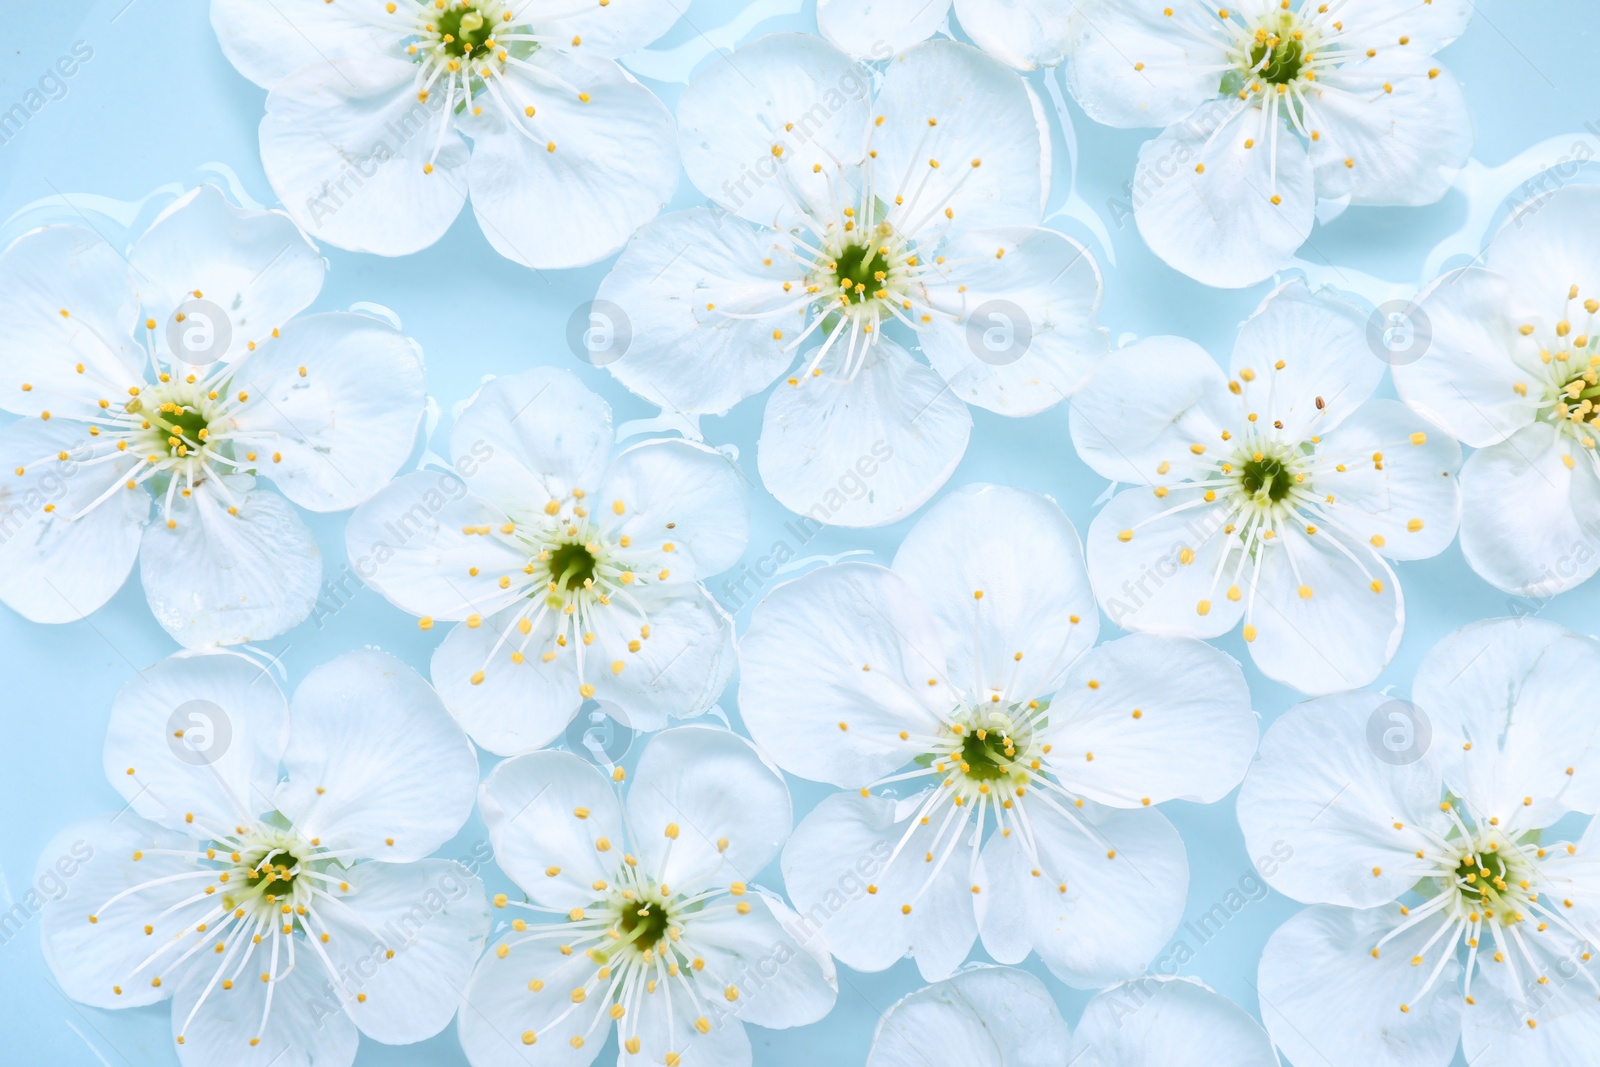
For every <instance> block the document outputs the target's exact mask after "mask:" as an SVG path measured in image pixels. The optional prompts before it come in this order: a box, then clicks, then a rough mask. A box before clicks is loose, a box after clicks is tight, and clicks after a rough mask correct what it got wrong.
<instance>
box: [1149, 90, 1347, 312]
mask: <svg viewBox="0 0 1600 1067" xmlns="http://www.w3.org/2000/svg"><path fill="white" fill-rule="evenodd" d="M1226 107H1232V108H1234V110H1232V111H1227V110H1225V108H1226ZM1265 126H1266V124H1265V123H1264V122H1263V120H1262V116H1261V109H1260V108H1259V107H1253V106H1248V105H1233V104H1228V105H1224V104H1218V105H1215V106H1214V110H1209V111H1206V112H1203V113H1200V114H1198V115H1197V116H1196V118H1195V119H1194V120H1191V121H1190V122H1188V123H1185V124H1183V125H1179V126H1172V127H1169V128H1168V129H1167V130H1166V131H1164V132H1163V133H1162V134H1161V136H1159V137H1156V138H1154V139H1153V140H1150V141H1146V142H1145V143H1144V145H1143V146H1142V147H1141V148H1140V149H1139V164H1138V166H1137V168H1136V169H1135V170H1134V176H1133V183H1134V187H1135V188H1137V189H1140V190H1147V191H1148V192H1147V195H1145V196H1143V197H1142V198H1141V199H1140V200H1139V201H1138V202H1137V203H1136V204H1135V205H1134V209H1133V219H1134V222H1135V223H1137V224H1138V227H1139V234H1140V236H1142V237H1143V238H1144V240H1145V243H1146V244H1147V245H1149V246H1150V250H1151V251H1152V252H1154V253H1155V254H1156V255H1157V256H1159V257H1161V259H1162V260H1164V261H1165V262H1166V263H1167V265H1168V266H1171V267H1173V268H1174V269H1176V270H1180V271H1182V272H1183V273H1184V274H1187V275H1188V276H1189V277H1191V278H1193V279H1195V280H1196V281H1199V282H1203V283H1204V284H1206V285H1214V286H1218V287H1221V288H1226V289H1238V288H1243V287H1244V286H1247V285H1254V284H1255V283H1256V282H1259V281H1262V280H1264V279H1266V278H1268V277H1270V276H1271V275H1272V274H1273V273H1274V272H1275V271H1277V270H1279V269H1281V268H1282V267H1284V266H1286V265H1287V264H1288V262H1289V259H1290V257H1292V256H1293V255H1294V252H1295V249H1297V248H1299V247H1300V245H1301V244H1302V243H1303V242H1304V241H1305V239H1306V238H1307V237H1309V236H1310V234H1311V225H1312V222H1313V220H1314V215H1313V209H1314V207H1315V200H1316V194H1315V189H1314V187H1313V181H1312V168H1311V158H1310V157H1309V156H1308V155H1307V154H1306V150H1305V149H1304V148H1302V147H1301V146H1300V143H1299V141H1297V140H1296V139H1295V138H1294V137H1293V136H1292V135H1291V134H1290V133H1289V132H1288V130H1287V129H1279V130H1277V131H1275V135H1274V131H1273V130H1271V129H1269V128H1264V127H1265ZM1246 141H1251V142H1253V145H1252V147H1250V148H1246V147H1245V142H1246ZM1274 151H1276V163H1274ZM1201 168H1203V169H1201ZM1273 197H1277V198H1278V201H1279V202H1278V203H1273V201H1272V198H1273Z"/></svg>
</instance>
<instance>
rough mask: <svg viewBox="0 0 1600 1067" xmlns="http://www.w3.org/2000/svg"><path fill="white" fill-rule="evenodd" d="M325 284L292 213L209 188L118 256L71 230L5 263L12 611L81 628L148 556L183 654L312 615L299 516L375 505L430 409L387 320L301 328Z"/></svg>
mask: <svg viewBox="0 0 1600 1067" xmlns="http://www.w3.org/2000/svg"><path fill="white" fill-rule="evenodd" d="M323 273H324V267H323V263H322V260H321V258H320V257H319V256H318V255H317V250H316V248H315V247H314V246H312V244H311V243H310V242H309V241H307V240H306V238H305V235H304V234H302V233H301V232H300V230H299V229H298V228H297V227H296V226H295V224H294V223H293V222H292V221H291V220H290V219H289V218H287V217H286V216H284V215H283V214H281V213H278V212H270V211H251V210H244V209H240V208H236V207H234V206H233V205H232V204H230V203H229V202H228V201H227V200H226V198H225V197H224V196H223V194H222V193H221V191H220V190H218V189H217V188H216V187H214V186H209V185H205V186H201V187H199V188H197V189H194V190H192V191H190V192H189V193H187V194H185V195H183V196H182V197H180V198H179V199H178V200H177V202H175V203H173V204H172V205H171V206H169V207H168V208H167V209H166V210H165V211H163V212H162V213H161V214H160V216H159V217H158V218H157V219H156V220H155V222H154V223H152V224H151V226H150V228H149V229H148V230H147V231H146V232H145V233H144V235H143V236H141V237H140V238H139V239H138V241H137V242H136V243H135V244H134V246H133V248H132V249H131V250H130V251H128V252H127V254H126V255H124V254H123V252H122V250H120V249H118V248H115V247H113V246H112V245H110V244H108V243H107V242H106V241H105V240H104V239H102V238H101V237H100V236H99V235H98V234H97V233H95V232H94V231H93V230H90V229H87V228H85V227H81V226H76V225H55V226H46V227H44V228H42V229H38V230H34V231H32V232H30V233H27V234H24V235H23V236H22V237H19V238H18V239H17V240H16V241H15V242H13V243H12V245H11V246H10V247H9V248H7V249H6V250H5V252H4V253H3V254H0V408H3V409H4V410H6V411H9V412H12V413H14V414H17V415H20V416H22V418H20V419H18V420H17V421H15V422H12V423H10V424H9V425H7V426H5V427H3V428H0V463H3V466H0V600H3V601H4V602H5V603H6V604H7V605H9V606H10V607H12V608H14V609H15V610H17V611H18V612H20V613H21V614H23V615H24V616H26V617H27V618H29V619H32V620H33V621H35V622H52V623H53V622H70V621H72V620H75V619H81V618H83V617H84V616H85V615H88V614H89V613H91V612H93V611H95V610H96V609H97V608H99V607H100V606H101V605H102V604H104V603H105V602H106V601H107V600H109V599H110V598H111V596H112V595H113V594H114V593H116V591H117V590H118V589H120V588H121V587H122V585H123V583H124V582H125V581H126V580H127V577H128V574H129V573H130V572H131V571H132V569H133V565H134V562H135V561H136V560H137V561H138V562H139V564H140V577H141V579H142V580H143V585H144V590H145V596H146V598H147V599H148V600H149V602H150V609H151V611H152V612H154V613H155V616H156V619H157V621H159V622H160V623H161V625H162V626H163V627H164V628H165V629H166V630H167V632H168V633H170V634H172V636H173V637H174V638H176V639H177V640H178V641H179V642H180V643H182V644H184V645H187V646H190V647H196V646H200V645H210V644H235V643H239V642H243V641H249V640H256V639H262V638H268V637H273V636H275V635H277V634H280V633H283V632H284V631H285V630H288V629H289V628H290V627H292V626H294V625H295V624H297V623H299V622H300V621H301V620H302V619H304V618H305V617H306V616H307V615H308V614H310V612H311V609H312V606H313V605H314V604H315V602H316V599H317V591H318V587H319V586H320V585H321V584H322V564H321V559H320V556H319V553H318V550H317V545H316V542H315V541H314V540H313V539H312V536H311V531H310V529H308V528H307V526H306V524H305V522H304V520H302V519H301V518H300V516H299V514H298V513H297V512H296V511H295V509H294V508H293V507H292V506H291V504H290V502H291V501H292V502H293V503H294V504H298V505H299V506H301V507H303V508H306V509H308V510H311V511H342V510H344V509H347V508H350V507H354V506H355V505H356V504H359V503H361V502H362V501H363V500H366V499H367V498H368V497H369V496H371V495H372V494H373V493H375V492H377V490H378V489H379V488H380V487H381V486H383V485H384V484H385V483H386V482H387V481H388V480H389V479H390V478H391V477H393V475H394V473H395V471H397V470H398V469H399V468H400V465H401V464H402V463H404V462H405V459H406V456H407V454H408V453H409V452H410V449H411V444H412V441H413V439H414V438H415V436H416V430H417V424H418V423H419V422H420V420H421V418H422V407H423V399H424V392H423V375H422V361H421V359H420V356H419V354H418V350H417V348H416V345H415V343H414V342H412V341H410V340H409V339H408V338H406V337H405V336H403V335H402V334H401V333H400V332H399V331H398V330H396V329H394V328H393V327H392V326H390V325H389V324H388V323H385V322H383V321H380V320H379V319H376V318H374V317H372V316H369V315H363V314H352V313H338V312H334V313H324V314H317V315H300V314H299V313H300V312H302V311H304V310H305V308H306V307H307V306H308V305H309V304H310V303H311V302H312V301H313V300H315V299H316V297H317V293H318V291H319V290H320V289H321V287H322V279H323ZM261 479H268V480H270V482H271V483H272V486H273V487H274V488H275V489H277V490H278V491H279V492H274V491H273V490H272V489H269V488H268V487H267V485H266V484H264V483H263V482H262V481H261ZM280 492H281V494H282V495H280ZM152 498H154V501H153V503H154V512H155V514H154V521H151V519H152V516H151V511H152ZM285 498H287V499H285Z"/></svg>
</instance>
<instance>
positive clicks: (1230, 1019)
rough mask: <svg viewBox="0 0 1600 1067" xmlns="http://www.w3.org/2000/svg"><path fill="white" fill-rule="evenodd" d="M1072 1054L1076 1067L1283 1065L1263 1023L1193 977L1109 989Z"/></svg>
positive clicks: (1093, 1005)
mask: <svg viewBox="0 0 1600 1067" xmlns="http://www.w3.org/2000/svg"><path fill="white" fill-rule="evenodd" d="M1147 1009H1153V1010H1147ZM1130 1024H1131V1025H1130ZM1072 1048H1073V1050H1074V1052H1075V1057H1074V1060H1073V1065H1074V1067H1080V1065H1081V1067H1146V1065H1149V1064H1158V1063H1159V1064H1161V1067H1210V1065H1212V1064H1216V1063H1226V1064H1228V1067H1278V1057H1277V1056H1276V1055H1274V1054H1273V1051H1272V1042H1271V1041H1270V1040H1269V1039H1268V1038H1267V1034H1266V1031H1264V1030H1262V1029H1261V1024H1260V1023H1258V1022H1256V1021H1255V1020H1254V1019H1252V1018H1250V1016H1249V1015H1247V1014H1246V1013H1245V1012H1244V1011H1243V1009H1241V1008H1240V1007H1239V1006H1238V1005H1237V1004H1235V1003H1233V1001H1231V1000H1229V999H1228V998H1227V997H1225V996H1223V995H1222V994H1220V993H1218V992H1216V991H1215V990H1213V989H1211V988H1209V987H1208V986H1204V985H1202V984H1200V983H1199V982H1198V981H1195V980H1194V979H1191V978H1161V977H1156V978H1143V979H1140V980H1138V981H1137V982H1132V983H1129V984H1127V985H1123V986H1117V987H1114V988H1112V989H1108V990H1106V991H1105V992H1104V993H1101V994H1100V995H1099V996H1097V997H1095V998H1094V999H1093V1000H1091V1001H1089V1006H1088V1007H1086V1008H1084V1009H1083V1017H1082V1018H1081V1019H1079V1020H1078V1027H1077V1032H1076V1033H1074V1034H1073V1043H1072Z"/></svg>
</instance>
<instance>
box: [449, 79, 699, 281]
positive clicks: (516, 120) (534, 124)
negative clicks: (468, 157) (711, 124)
mask: <svg viewBox="0 0 1600 1067" xmlns="http://www.w3.org/2000/svg"><path fill="white" fill-rule="evenodd" d="M524 62H525V63H526V64H527V65H528V66H530V67H533V68H536V69H537V71H538V73H537V74H536V73H533V72H530V71H525V70H523V69H522V68H521V67H508V68H507V76H506V77H505V78H503V79H496V80H495V82H494V86H495V88H497V89H499V90H500V93H501V94H503V95H502V97H501V99H500V100H499V101H497V102H496V103H492V104H486V105H484V111H483V114H482V115H481V116H479V117H478V119H477V120H476V121H474V122H473V123H472V124H471V126H470V127H469V129H470V132H471V134H472V138H473V142H472V163H471V165H470V166H469V167H468V169H467V174H468V179H469V182H470V184H471V186H472V210H473V213H474V214H476V215H477V217H478V225H479V226H480V227H481V228H482V229H483V235H484V236H485V237H487V238H488V239H489V243H490V244H491V245H493V246H494V248H495V251H497V252H499V253H500V254H501V255H502V256H505V257H506V258H507V259H511V260H514V261H515V262H517V263H521V264H523V265H524V266H529V267H536V268H550V267H578V266H582V265H584V264H586V263H593V262H594V261H595V260H597V259H600V258H602V257H603V256H608V255H610V254H611V253H613V252H615V251H616V250H617V249H619V248H621V247H622V246H623V245H624V244H625V243H626V242H627V240H628V238H629V237H632V236H633V233H634V231H635V230H637V229H638V228H639V227H640V226H643V225H644V224H645V223H647V222H649V221H650V220H651V219H653V218H655V217H656V215H657V214H659V213H660V211H661V209H662V208H664V207H666V206H667V201H668V200H670V199H672V193H673V191H674V190H675V189H676V188H677V185H678V149H677V145H676V144H675V143H674V139H673V130H672V115H671V113H670V112H668V111H667V107H666V105H665V104H663V103H662V102H661V101H660V100H658V99H656V96H655V94H654V93H652V92H651V91H650V90H649V89H646V88H645V87H644V86H642V85H640V84H639V83H638V82H636V81H634V80H633V79H631V78H629V77H628V76H627V74H625V73H624V72H623V70H622V68H621V67H619V66H617V64H616V62H615V61H613V60H610V59H603V58H601V57H599V56H595V57H593V58H590V57H588V56H579V55H576V54H565V53H561V52H557V51H555V50H553V49H550V48H541V49H540V50H539V51H538V52H536V53H534V54H533V55H531V56H529V57H528V58H527V59H526V60H525V61H524ZM541 75H543V77H541ZM556 79H559V81H560V82H563V83H565V84H566V85H570V86H575V87H576V88H577V90H578V91H577V92H573V91H571V90H569V89H566V88H555V87H553V86H551V85H549V84H548V82H549V81H550V80H556ZM584 97H587V99H584ZM508 107H509V108H514V109H515V113H512V112H511V111H509V110H508ZM528 107H532V108H534V109H535V115H534V116H525V115H524V114H523V111H524V109H525V108H528ZM551 146H554V147H553V148H552V147H551Z"/></svg>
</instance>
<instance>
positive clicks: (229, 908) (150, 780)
mask: <svg viewBox="0 0 1600 1067" xmlns="http://www.w3.org/2000/svg"><path fill="white" fill-rule="evenodd" d="M291 717H292V726H291ZM280 764H281V766H282V768H283V771H284V772H285V773H284V775H283V776H282V777H281V778H280V773H279V767H280ZM105 768H106V774H107V776H108V777H109V778H110V780H111V783H112V785H113V786H115V787H116V789H117V791H118V792H119V793H121V794H122V796H123V797H124V798H125V799H126V806H125V807H124V809H123V810H122V811H121V812H119V813H118V814H116V815H113V816H106V817H102V818H99V819H94V820H91V821H89V822H84V823H79V824H77V825H75V826H71V827H68V828H67V829H65V830H63V831H62V833H61V834H60V835H59V836H58V838H57V840H56V842H55V843H53V844H52V845H51V846H50V847H49V848H47V849H46V851H45V853H44V859H43V860H41V863H42V864H43V863H49V862H53V861H54V859H55V857H56V856H58V855H60V854H61V852H62V850H64V849H65V848H67V847H68V843H69V842H75V841H78V842H83V843H84V845H85V847H86V848H87V849H88V851H89V852H90V857H89V859H88V860H86V861H85V862H84V864H83V865H82V867H81V869H80V870H79V871H78V873H77V874H76V875H75V876H74V877H73V878H72V879H71V880H70V881H69V882H68V884H67V889H66V893H65V894H64V895H63V896H62V897H61V898H60V899H58V900H54V901H51V902H49V903H47V904H46V905H45V908H44V911H43V917H42V923H43V933H42V939H43V949H44V957H45V961H46V962H47V963H48V964H49V966H50V970H51V973H52V974H53V975H54V976H55V979H56V981H58V982H59V983H60V984H61V988H62V989H63V991H65V992H66V994H67V995H68V996H70V997H72V998H73V999H75V1000H78V1001H80V1002H82V1003H84V1004H88V1005H92V1006H94V1007H97V1008H131V1007H139V1006H143V1005H148V1004H156V1003H159V1002H161V1001H165V1000H171V1002H172V1035H173V1040H174V1042H175V1047H176V1049H177V1054H178V1059H179V1062H181V1063H182V1064H184V1067H269V1065H270V1067H311V1065H313V1064H314V1065H315V1067H325V1065H326V1067H348V1065H349V1064H350V1063H352V1062H353V1061H354V1060H355V1056H356V1046H357V1043H358V1040H359V1036H360V1034H363V1033H365V1034H367V1035H368V1036H369V1037H371V1038H373V1039H375V1040H378V1041H382V1042H385V1043H389V1044H409V1043H411V1042H414V1041H421V1040H423V1039H425V1038H428V1037H432V1036H433V1035H434V1034H436V1033H438V1032H439V1031H440V1030H442V1029H444V1027H445V1026H446V1025H448V1024H449V1022H450V1020H451V1018H452V1017H453V1016H454V1014H455V1008H456V990H458V989H459V988H460V987H461V985H462V984H463V983H464V982H465V981H466V979H467V976H468V974H469V973H470V972H471V968H472V964H473V962H474V960H476V958H477V956H478V954H479V953H480V952H481V951H482V948H483V944H484V941H485V939H486V938H487V936H488V930H489V904H488V901H487V899H486V898H485V896H484V891H483V886H482V885H481V884H480V883H479V881H478V879H477V878H476V877H475V876H474V875H473V874H471V873H470V872H469V871H468V870H467V869H466V868H465V867H463V866H462V865H461V864H459V863H456V862H454V861H451V860H444V859H429V858H427V857H429V856H431V855H432V854H433V853H434V852H435V851H436V850H438V848H439V847H440V846H441V845H443V844H444V843H445V842H446V841H448V840H449V839H450V838H451V837H452V836H453V835H454V834H455V833H456V831H457V830H459V829H460V828H461V825H462V824H463V823H464V822H465V821H466V819H467V816H468V814H469V813H470V812H471V810H472V796H473V789H474V787H475V786H476V783H477V777H478V764H477V758H476V757H475V756H474V754H473V751H472V746H471V745H470V744H469V743H468V741H467V739H466V737H465V735H463V734H462V732H461V730H460V728H459V727H457V726H456V724H455V723H454V722H452V721H451V719H450V716H449V714H448V713H447V712H446V711H445V709H444V707H443V705H441V704H440V702H439V699H438V697H437V696H436V695H435V694H434V693H433V691H432V690H431V689H430V688H429V687H428V684H427V683H426V682H425V681H423V680H422V679H421V678H420V677H419V676H418V675H417V674H416V673H415V672H413V671H412V670H411V669H410V668H408V667H405V666H404V665H402V664H401V663H400V662H399V661H397V660H395V659H394V658H392V657H390V656H387V655H384V654H383V653H381V652H350V653H346V654H345V655H343V656H340V657H339V658H338V659H335V660H334V661H332V662H331V663H328V664H326V665H324V666H322V667H319V668H317V669H316V670H314V671H312V672H311V674H309V675H308V676H307V677H306V679H305V681H304V682H302V683H301V685H300V687H299V688H298V689H297V690H296V691H295V695H294V700H293V703H292V705H291V704H290V702H288V701H286V700H285V699H284V696H283V693H282V692H281V691H280V690H279V689H278V687H277V685H276V683H275V682H274V681H273V679H272V678H271V677H270V675H268V674H267V673H266V669H265V668H264V667H262V666H261V665H259V664H257V663H255V662H253V661H252V660H250V659H247V658H246V657H244V656H241V655H239V654H237V653H233V652H223V651H210V652H190V653H182V654H180V655H178V656H175V657H173V658H171V659H167V660H164V661H162V662H160V663H158V664H156V665H155V666H154V667H151V668H150V669H148V670H146V671H144V672H143V673H142V674H141V675H140V676H139V677H138V678H136V679H134V680H133V681H132V682H130V683H128V685H127V686H125V687H124V688H123V690H122V691H121V692H120V693H119V694H118V695H117V699H116V703H115V705H114V706H113V707H112V711H111V722H110V725H109V728H108V730H107V735H106V744H105Z"/></svg>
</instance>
